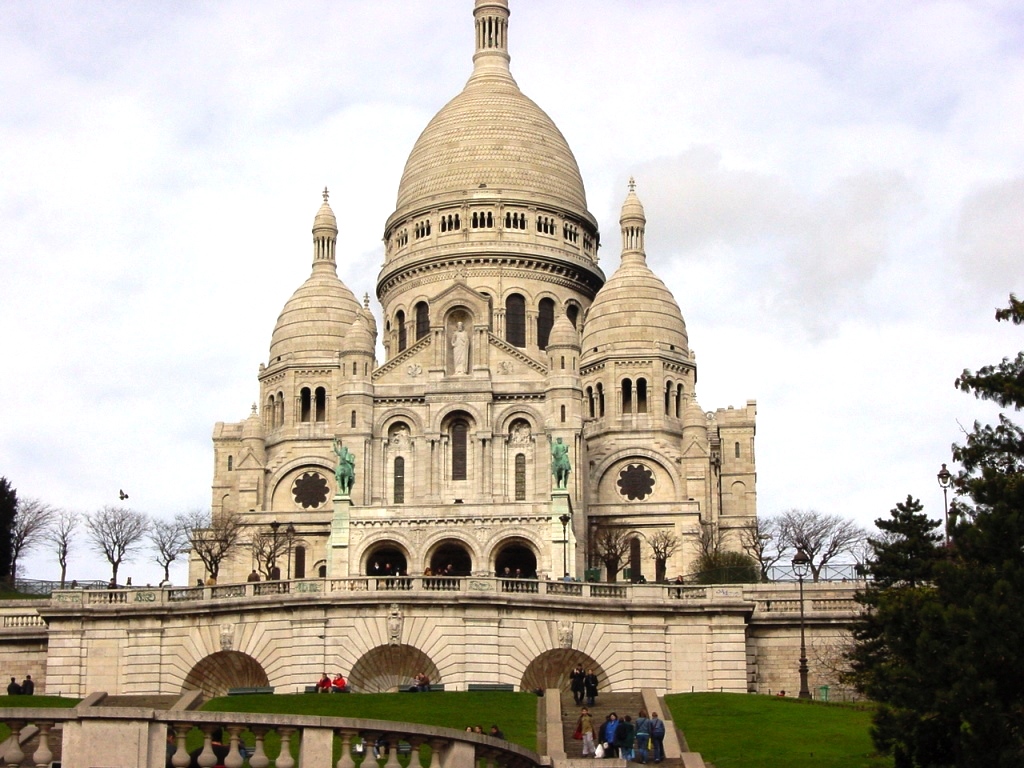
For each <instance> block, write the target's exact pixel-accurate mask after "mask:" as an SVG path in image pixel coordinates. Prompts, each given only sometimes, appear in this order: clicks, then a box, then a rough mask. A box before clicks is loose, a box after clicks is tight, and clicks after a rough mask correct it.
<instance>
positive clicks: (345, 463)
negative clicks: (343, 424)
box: [333, 438, 356, 496]
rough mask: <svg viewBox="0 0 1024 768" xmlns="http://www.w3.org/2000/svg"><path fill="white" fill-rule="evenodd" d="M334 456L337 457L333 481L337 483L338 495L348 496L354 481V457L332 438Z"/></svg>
mask: <svg viewBox="0 0 1024 768" xmlns="http://www.w3.org/2000/svg"><path fill="white" fill-rule="evenodd" d="M333 448H334V454H335V455H336V456H337V457H338V465H337V466H336V467H335V468H334V479H335V480H336V481H337V483H338V493H339V494H341V495H342V496H348V495H349V494H350V493H351V492H352V484H353V483H354V482H355V481H356V457H355V455H354V454H353V453H352V451H350V450H349V449H348V448H346V447H345V446H343V445H342V444H341V443H340V442H338V438H334V444H333Z"/></svg>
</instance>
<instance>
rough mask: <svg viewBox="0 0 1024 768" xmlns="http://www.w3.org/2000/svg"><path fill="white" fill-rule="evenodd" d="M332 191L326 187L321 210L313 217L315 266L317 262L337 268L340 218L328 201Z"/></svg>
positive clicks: (315, 266)
mask: <svg viewBox="0 0 1024 768" xmlns="http://www.w3.org/2000/svg"><path fill="white" fill-rule="evenodd" d="M329 194H330V193H329V192H328V191H327V187H324V191H323V197H324V201H323V203H321V204H320V210H318V211H317V212H316V216H315V217H314V218H313V267H314V269H315V268H317V264H326V265H328V266H329V267H330V269H336V267H335V262H334V250H335V247H336V246H337V243H338V220H337V218H335V216H334V211H332V210H331V204H330V203H328V202H327V197H328V195H329Z"/></svg>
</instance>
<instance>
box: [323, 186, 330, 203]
mask: <svg viewBox="0 0 1024 768" xmlns="http://www.w3.org/2000/svg"><path fill="white" fill-rule="evenodd" d="M330 196H331V193H330V192H328V191H327V187H324V202H325V203H326V202H327V200H328V198H329V197H330Z"/></svg>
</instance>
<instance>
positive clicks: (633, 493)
mask: <svg viewBox="0 0 1024 768" xmlns="http://www.w3.org/2000/svg"><path fill="white" fill-rule="evenodd" d="M617 485H618V486H619V493H620V494H622V495H623V496H625V497H626V498H627V499H629V500H630V501H643V500H644V499H646V498H647V497H648V496H650V495H651V491H653V490H654V473H653V472H652V471H651V470H649V469H648V468H647V467H645V466H644V465H643V464H627V465H626V468H625V469H623V470H622V471H621V472H619V479H618V483H617Z"/></svg>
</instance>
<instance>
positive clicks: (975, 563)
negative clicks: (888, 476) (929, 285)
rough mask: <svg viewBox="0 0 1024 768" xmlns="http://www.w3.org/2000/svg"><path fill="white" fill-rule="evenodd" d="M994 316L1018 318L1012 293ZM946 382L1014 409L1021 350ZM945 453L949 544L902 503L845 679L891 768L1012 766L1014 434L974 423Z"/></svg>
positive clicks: (1021, 743)
mask: <svg viewBox="0 0 1024 768" xmlns="http://www.w3.org/2000/svg"><path fill="white" fill-rule="evenodd" d="M996 319H997V321H1005V320H1009V321H1011V322H1013V323H1015V324H1017V325H1020V324H1022V323H1024V304H1022V303H1021V302H1020V301H1018V300H1017V299H1016V297H1014V296H1011V297H1010V305H1009V307H1007V308H1005V309H1000V310H998V311H997V312H996ZM955 385H956V386H957V387H958V388H959V389H961V390H963V391H965V392H968V393H971V394H973V395H975V396H976V397H978V398H980V399H983V400H991V401H993V402H996V403H998V404H999V405H1000V406H1002V407H1004V408H1010V407H1012V408H1013V409H1015V410H1018V411H1019V410H1020V409H1021V408H1022V407H1024V353H1019V354H1018V355H1017V356H1016V358H1015V359H1013V360H1009V359H1004V360H1003V361H1002V362H1001V363H999V364H997V365H990V366H985V367H983V368H981V369H979V370H978V371H977V372H976V373H972V372H971V371H966V370H965V371H964V372H963V373H962V374H961V376H960V377H959V378H958V379H957V380H956V382H955ZM953 458H954V460H955V461H957V462H959V464H960V470H959V471H958V472H957V474H956V476H955V477H954V479H953V484H954V488H955V490H956V493H957V498H956V499H955V500H954V502H953V504H952V505H951V507H950V525H949V537H950V545H949V547H941V548H940V547H938V544H937V541H936V540H937V538H938V534H935V533H934V528H935V527H937V524H934V523H930V521H929V522H928V523H927V524H926V523H925V521H924V520H922V519H919V518H920V507H919V506H918V505H916V504H915V505H911V504H910V503H909V502H908V504H906V505H904V506H905V508H904V509H902V510H899V515H898V517H899V522H900V525H901V526H902V527H901V529H900V531H897V532H896V533H895V535H893V533H892V531H890V532H889V538H888V539H886V538H884V537H883V539H880V540H878V542H877V544H878V547H879V552H878V554H877V555H876V557H875V558H873V562H872V563H871V564H869V568H870V569H877V570H878V574H879V581H880V585H879V586H878V588H877V591H876V592H871V591H866V592H865V594H864V597H863V598H862V599H863V601H864V602H865V604H866V606H867V608H868V611H867V615H866V617H865V621H864V622H863V623H862V624H860V625H859V626H858V627H857V645H856V648H855V651H854V654H853V658H852V660H853V663H854V676H855V682H856V683H857V685H858V686H859V687H861V689H862V690H864V691H865V692H867V693H868V694H869V695H871V696H872V698H874V699H876V700H877V701H878V702H879V707H878V709H877V710H876V714H875V715H874V727H873V730H872V736H873V738H874V740H875V742H876V744H877V745H878V746H879V747H881V748H889V749H891V750H892V752H893V753H894V755H895V758H896V760H895V763H896V766H897V768H924V767H925V766H928V767H929V768H931V767H932V766H935V767H936V768H938V767H942V766H956V767H957V768H968V767H969V766H978V765H985V766H995V767H996V768H1003V767H1006V768H1009V766H1014V767H1016V766H1020V765H1024V652H1022V650H1021V649H1022V648H1024V431H1022V430H1021V428H1020V427H1019V426H1018V425H1017V424H1015V423H1014V422H1013V421H1012V420H1010V419H1009V418H1008V417H1007V416H1006V415H1005V414H1000V416H999V419H998V422H997V423H996V424H994V425H983V424H980V423H978V422H975V424H974V426H973V428H972V429H971V430H970V431H969V432H968V433H967V435H966V441H965V442H964V443H963V444H962V445H954V446H953ZM895 522H896V521H895V520H894V524H895ZM915 540H916V541H915ZM933 549H934V550H939V555H937V556H936V555H933V554H931V552H932V550H933ZM922 553H928V554H927V556H925V557H923V558H922ZM922 559H923V562H920V561H922Z"/></svg>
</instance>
